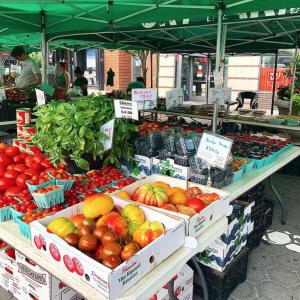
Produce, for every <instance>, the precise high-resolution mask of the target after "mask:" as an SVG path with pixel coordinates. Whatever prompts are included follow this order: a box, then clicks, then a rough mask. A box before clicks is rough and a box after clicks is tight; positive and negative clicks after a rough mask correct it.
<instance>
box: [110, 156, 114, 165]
mask: <svg viewBox="0 0 300 300" xmlns="http://www.w3.org/2000/svg"><path fill="white" fill-rule="evenodd" d="M110 163H111V164H113V163H114V157H113V156H112V155H111V156H110Z"/></svg>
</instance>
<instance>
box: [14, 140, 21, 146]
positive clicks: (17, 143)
mask: <svg viewBox="0 0 300 300" xmlns="http://www.w3.org/2000/svg"><path fill="white" fill-rule="evenodd" d="M19 142H20V141H19V140H18V139H13V146H16V147H19Z"/></svg>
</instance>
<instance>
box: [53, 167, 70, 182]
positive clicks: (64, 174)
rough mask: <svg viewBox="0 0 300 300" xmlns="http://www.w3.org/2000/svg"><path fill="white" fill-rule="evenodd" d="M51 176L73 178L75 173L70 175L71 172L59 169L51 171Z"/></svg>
mask: <svg viewBox="0 0 300 300" xmlns="http://www.w3.org/2000/svg"><path fill="white" fill-rule="evenodd" d="M51 176H52V177H54V178H56V179H65V180H67V179H73V175H70V174H69V173H67V172H65V170H64V169H59V170H58V171H53V172H51Z"/></svg>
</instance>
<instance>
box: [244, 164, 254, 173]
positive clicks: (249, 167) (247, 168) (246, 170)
mask: <svg viewBox="0 0 300 300" xmlns="http://www.w3.org/2000/svg"><path fill="white" fill-rule="evenodd" d="M253 167H254V162H250V163H248V164H244V165H242V166H241V169H243V170H244V173H250V172H251V171H252V170H253Z"/></svg>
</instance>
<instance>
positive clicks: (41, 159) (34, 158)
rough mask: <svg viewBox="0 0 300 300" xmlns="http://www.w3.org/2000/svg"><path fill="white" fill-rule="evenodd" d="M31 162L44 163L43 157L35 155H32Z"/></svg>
mask: <svg viewBox="0 0 300 300" xmlns="http://www.w3.org/2000/svg"><path fill="white" fill-rule="evenodd" d="M33 160H34V161H35V162H36V163H39V164H40V163H41V162H43V161H44V156H42V155H37V154H35V155H33Z"/></svg>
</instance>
